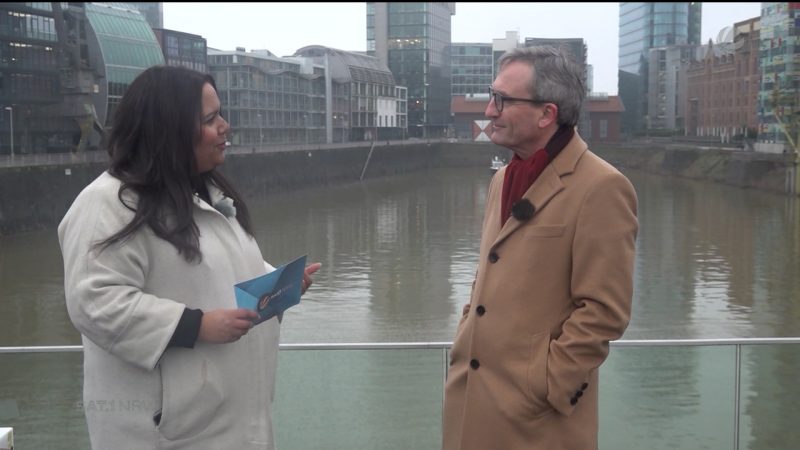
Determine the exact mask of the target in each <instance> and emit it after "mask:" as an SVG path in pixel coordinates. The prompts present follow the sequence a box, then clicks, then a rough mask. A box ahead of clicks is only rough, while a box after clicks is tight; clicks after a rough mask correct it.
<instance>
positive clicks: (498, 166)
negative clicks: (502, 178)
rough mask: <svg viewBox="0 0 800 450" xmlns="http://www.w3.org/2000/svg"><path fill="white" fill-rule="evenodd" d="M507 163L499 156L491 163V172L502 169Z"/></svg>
mask: <svg viewBox="0 0 800 450" xmlns="http://www.w3.org/2000/svg"><path fill="white" fill-rule="evenodd" d="M505 165H506V162H505V161H504V160H502V159H500V158H498V157H497V156H495V157H494V158H493V159H492V163H491V164H490V165H489V172H491V173H492V174H494V173H495V172H497V171H498V170H500V169H501V168H502V167H503V166H505Z"/></svg>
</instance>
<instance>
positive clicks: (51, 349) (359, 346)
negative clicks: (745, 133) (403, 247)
mask: <svg viewBox="0 0 800 450" xmlns="http://www.w3.org/2000/svg"><path fill="white" fill-rule="evenodd" d="M770 344H772V345H775V344H800V337H772V338H733V339H728V338H723V339H648V340H635V339H631V340H618V341H611V342H610V345H611V346H612V347H622V348H626V347H627V348H634V347H697V346H729V345H733V346H735V349H736V356H735V373H734V392H733V396H734V406H733V407H734V414H733V432H734V440H733V449H734V450H739V438H740V431H741V430H740V417H739V416H740V414H741V371H742V356H741V354H742V346H744V345H770ZM452 345H453V343H452V342H367V343H330V344H326V343H300V344H280V346H279V348H280V350H397V349H406V350H409V349H438V350H441V353H442V360H441V364H442V380H443V382H444V380H446V379H447V370H448V368H449V367H448V366H449V364H448V358H447V351H448V350H449V349H450V348H451V347H452ZM82 350H83V346H82V345H58V346H27V347H24V346H23V347H0V354H4V353H5V354H9V353H64V352H73V353H77V352H80V351H82ZM442 396H443V397H442V403H443V404H444V390H443V391H442Z"/></svg>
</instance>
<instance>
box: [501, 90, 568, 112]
mask: <svg viewBox="0 0 800 450" xmlns="http://www.w3.org/2000/svg"><path fill="white" fill-rule="evenodd" d="M492 100H494V106H495V108H497V112H503V106H504V105H503V104H504V103H505V102H526V103H535V104H543V103H555V102H551V101H550V100H534V99H532V98H517V97H509V96H506V95H503V94H501V93H499V92H495V90H494V89H492V87H491V86H489V101H490V102H491V101H492Z"/></svg>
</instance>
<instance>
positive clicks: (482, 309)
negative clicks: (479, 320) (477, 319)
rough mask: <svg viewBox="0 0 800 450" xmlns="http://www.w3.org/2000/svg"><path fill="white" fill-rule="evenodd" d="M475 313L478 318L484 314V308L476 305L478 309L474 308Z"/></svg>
mask: <svg viewBox="0 0 800 450" xmlns="http://www.w3.org/2000/svg"><path fill="white" fill-rule="evenodd" d="M475 312H477V313H478V315H479V316H482V315H484V314H486V308H484V307H483V305H478V307H477V308H475Z"/></svg>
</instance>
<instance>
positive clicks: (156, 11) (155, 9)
mask: <svg viewBox="0 0 800 450" xmlns="http://www.w3.org/2000/svg"><path fill="white" fill-rule="evenodd" d="M128 5H130V6H133V7H134V8H136V9H138V10H139V12H141V13H142V15H143V16H144V20H146V21H147V23H148V24H150V28H153V29H155V28H164V4H163V3H161V2H137V3H128Z"/></svg>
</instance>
